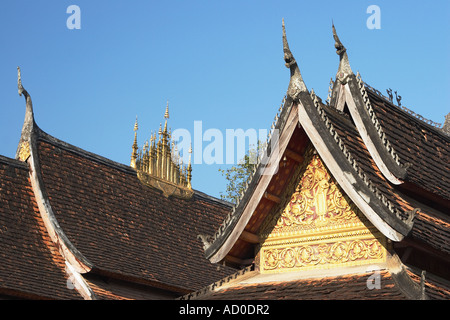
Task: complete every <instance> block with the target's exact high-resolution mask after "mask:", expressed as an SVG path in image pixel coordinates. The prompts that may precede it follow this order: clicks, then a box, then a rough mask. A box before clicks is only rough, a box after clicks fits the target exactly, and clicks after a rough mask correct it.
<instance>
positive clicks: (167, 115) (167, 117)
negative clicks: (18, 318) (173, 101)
mask: <svg viewBox="0 0 450 320" xmlns="http://www.w3.org/2000/svg"><path fill="white" fill-rule="evenodd" d="M164 118H165V119H169V100H167V105H166V112H165V113H164Z"/></svg>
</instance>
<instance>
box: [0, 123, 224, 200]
mask: <svg viewBox="0 0 450 320" xmlns="http://www.w3.org/2000/svg"><path fill="white" fill-rule="evenodd" d="M37 135H38V137H37V140H38V141H39V140H40V141H45V142H48V143H50V144H52V145H54V146H56V147H59V148H62V149H64V150H66V151H69V152H73V153H75V154H77V155H80V156H82V157H86V158H88V159H90V160H93V161H96V162H99V163H101V164H103V165H106V166H108V167H112V168H114V169H118V170H120V171H122V172H125V173H129V174H137V173H136V171H135V170H134V169H133V168H132V167H131V166H128V165H126V164H122V163H120V162H117V161H114V160H111V159H108V158H106V157H104V156H101V155H99V154H96V153H93V152H91V151H87V150H85V149H82V148H80V147H77V146H74V145H73V144H70V143H68V142H65V141H63V140H61V139H58V138H56V137H54V136H52V135H50V134H48V133H47V132H45V131H43V130H42V129H41V128H38V132H37ZM0 157H1V156H0ZM12 160H14V159H12ZM17 161H19V160H17ZM193 190H194V192H195V194H196V195H197V196H199V197H202V198H204V199H207V200H211V201H214V202H217V203H221V204H223V205H226V206H230V207H231V206H232V205H231V204H230V203H228V202H227V201H224V200H221V199H219V198H216V197H214V196H211V195H208V194H206V193H204V192H202V191H199V190H195V189H193Z"/></svg>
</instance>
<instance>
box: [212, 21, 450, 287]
mask: <svg viewBox="0 0 450 320" xmlns="http://www.w3.org/2000/svg"><path fill="white" fill-rule="evenodd" d="M333 37H334V40H335V46H336V49H337V53H338V55H339V56H340V65H339V69H338V73H337V75H336V80H335V81H332V88H331V90H330V91H331V97H330V100H329V103H327V104H325V103H323V102H322V100H321V99H320V98H319V97H317V96H316V94H315V93H314V91H313V90H311V91H309V90H308V89H307V88H306V85H305V84H304V81H303V79H302V77H301V76H300V71H299V70H298V60H295V59H294V58H293V55H292V53H291V52H290V50H289V47H288V45H287V40H286V32H285V27H284V22H283V50H284V53H285V61H286V66H288V67H290V69H291V72H290V81H289V86H288V90H287V95H286V99H285V103H284V105H283V107H282V109H281V110H280V113H279V114H277V116H276V119H277V121H276V123H274V125H273V128H275V130H277V131H278V135H277V138H278V141H277V145H276V146H275V147H274V144H271V143H270V142H271V141H270V140H269V141H268V144H269V145H270V146H271V147H270V148H268V149H267V150H266V152H265V154H264V156H265V157H266V158H268V159H269V161H268V162H269V164H270V163H272V164H274V163H275V164H278V171H275V172H274V173H273V174H270V173H269V174H267V168H268V167H270V165H267V163H268V162H267V161H265V162H260V163H258V165H257V168H256V169H255V171H254V174H253V176H252V177H251V178H250V180H249V182H248V187H247V189H246V191H245V192H243V193H242V195H241V197H240V199H239V200H240V201H239V202H238V203H237V204H236V205H235V207H234V208H233V210H232V213H231V214H230V215H229V216H228V217H227V218H226V219H225V220H224V222H223V223H222V226H221V227H220V228H219V229H218V230H217V231H216V233H215V235H214V238H211V239H209V240H210V241H209V242H208V243H206V244H205V247H206V250H205V255H206V257H207V258H208V259H210V260H211V261H212V262H218V261H225V263H228V264H230V265H238V266H241V267H242V266H246V265H251V264H253V263H255V260H256V259H257V256H256V255H257V252H258V250H259V244H260V243H261V241H263V240H262V239H260V238H259V234H260V232H261V231H260V226H261V224H262V222H263V221H264V220H265V219H267V217H269V216H270V215H271V214H272V215H273V212H274V210H280V209H279V208H280V204H283V203H285V201H286V200H285V199H284V197H285V195H284V194H283V190H285V189H286V188H287V186H288V185H289V182H290V180H292V179H294V178H295V177H294V176H295V172H296V168H298V167H299V166H300V165H301V164H302V162H303V161H304V159H305V152H306V150H307V149H308V148H307V147H308V146H309V145H312V146H313V148H314V150H315V151H316V152H317V153H318V154H319V156H320V158H321V159H322V161H323V162H324V164H325V166H326V167H327V169H328V170H329V171H330V174H331V175H332V176H333V178H334V179H335V180H336V181H337V183H338V184H339V186H340V187H341V188H342V189H343V192H345V194H346V195H347V196H348V197H349V198H350V200H351V201H352V202H353V203H354V204H355V205H356V207H357V208H358V209H359V210H360V211H361V212H362V213H363V214H364V215H365V217H366V218H367V219H368V220H369V221H370V223H372V224H373V225H374V226H375V227H376V229H377V230H378V231H380V232H381V233H382V234H383V236H384V237H386V238H387V239H388V240H389V241H390V242H389V243H393V247H394V248H395V249H394V250H398V252H401V253H402V254H404V260H405V261H408V263H412V264H415V263H419V262H418V260H422V261H425V260H426V258H424V255H427V254H430V255H432V256H433V257H435V258H436V259H438V261H439V262H436V263H438V264H442V265H445V264H447V263H449V261H450V259H449V256H448V251H449V247H450V238H449V228H448V227H449V226H450V224H449V221H450V219H449V216H448V213H449V211H448V208H449V207H450V202H449V200H450V199H449V194H448V192H449V190H450V189H449V181H450V175H449V174H450V170H449V169H450V167H449V166H450V164H449V162H448V159H449V155H450V154H449V152H450V138H449V136H448V135H447V134H446V132H445V130H442V129H439V128H436V127H434V126H432V125H430V124H429V123H426V122H425V121H422V120H421V119H419V118H417V117H415V116H413V115H412V113H411V112H407V111H405V109H404V108H400V107H399V106H395V105H394V104H393V103H392V101H389V100H388V99H386V98H385V97H383V96H382V95H380V94H379V91H377V90H375V89H373V88H372V87H370V86H369V85H367V84H366V83H365V82H364V81H363V80H362V79H361V76H360V75H359V74H358V75H355V74H353V72H352V70H351V68H350V63H349V59H348V55H347V50H346V48H345V47H344V46H343V44H342V42H341V41H340V39H339V37H338V36H337V34H336V29H335V28H334V25H333ZM286 57H287V58H286ZM293 79H296V81H297V82H299V81H300V82H301V83H302V85H301V86H298V85H297V86H295V88H297V89H298V90H293V85H292V83H293ZM294 82H295V81H294ZM274 150H276V151H277V152H274ZM270 161H272V162H270ZM265 170H266V171H265ZM264 173H265V174H264ZM288 196H289V195H288ZM431 230H435V232H436V233H435V234H432V232H431ZM408 246H410V247H414V248H416V249H417V248H419V249H418V252H417V255H416V256H417V257H419V256H420V257H421V258H420V259H419V258H411V257H409V254H405V253H406V251H405V250H404V248H405V247H408ZM428 249H430V250H429V251H428ZM419 251H420V253H419ZM390 254H394V255H395V253H393V252H391V253H390ZM436 263H435V264H436ZM419 264H420V263H419ZM420 265H421V267H425V265H424V264H420ZM427 267H429V268H431V269H432V268H433V267H432V266H431V265H427ZM444 268H445V267H444ZM438 269H439V268H438V267H436V268H435V269H434V270H435V271H436V272H441V271H440V270H438ZM441 274H443V275H445V277H447V276H448V272H447V273H446V272H443V273H441ZM280 286H283V285H282V284H280ZM241 289H242V290H243V292H245V291H246V289H245V288H241ZM254 289H255V290H257V291H258V290H259V289H260V288H259V287H258V288H257V287H254ZM268 290H269V289H268ZM236 295H239V293H238V292H237V291H236Z"/></svg>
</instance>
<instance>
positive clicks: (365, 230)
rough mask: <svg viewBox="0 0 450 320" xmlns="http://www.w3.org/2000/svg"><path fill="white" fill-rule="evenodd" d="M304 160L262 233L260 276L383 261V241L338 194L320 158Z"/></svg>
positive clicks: (336, 186)
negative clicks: (306, 161)
mask: <svg viewBox="0 0 450 320" xmlns="http://www.w3.org/2000/svg"><path fill="white" fill-rule="evenodd" d="M309 159H310V160H309V163H308V165H307V166H306V168H304V169H303V171H301V172H300V175H301V177H300V176H299V178H300V179H299V180H297V181H298V184H297V186H295V190H293V191H294V192H293V193H292V196H291V197H290V199H289V198H287V201H286V202H285V203H284V204H283V206H282V207H280V209H279V210H280V211H279V213H278V215H276V216H275V219H276V220H275V221H276V222H274V223H272V224H268V225H267V226H265V227H264V228H263V230H262V232H261V236H262V237H263V238H265V241H264V242H263V244H262V245H261V251H260V270H261V272H263V273H264V272H285V271H293V270H296V271H298V270H304V269H311V268H324V267H327V268H328V267H333V266H353V265H361V264H369V263H376V262H383V261H384V259H385V257H386V249H385V243H386V241H385V239H384V237H383V236H382V235H381V234H380V233H379V232H378V231H377V230H376V229H375V228H374V227H373V226H372V225H371V224H370V222H369V221H368V220H367V219H366V218H365V217H364V215H363V214H362V213H361V212H360V211H359V210H358V209H357V207H356V206H354V205H353V204H352V203H351V202H350V200H349V199H348V198H347V197H346V196H345V195H343V194H342V192H341V190H340V187H339V186H338V185H337V183H336V182H335V180H334V179H333V178H332V177H331V176H330V174H329V173H328V170H327V169H326V167H325V166H324V164H323V163H322V161H321V159H320V157H319V156H318V155H316V154H314V155H311V156H310V157H309ZM296 183H297V182H296ZM291 189H293V187H292V188H291ZM291 192H292V191H291ZM275 214H276V213H275Z"/></svg>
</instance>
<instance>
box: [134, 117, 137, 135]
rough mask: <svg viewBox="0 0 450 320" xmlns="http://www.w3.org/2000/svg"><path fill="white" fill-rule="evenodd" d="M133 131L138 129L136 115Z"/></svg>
mask: <svg viewBox="0 0 450 320" xmlns="http://www.w3.org/2000/svg"><path fill="white" fill-rule="evenodd" d="M134 131H135V132H136V131H138V117H137V116H136V121H135V122H134Z"/></svg>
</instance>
